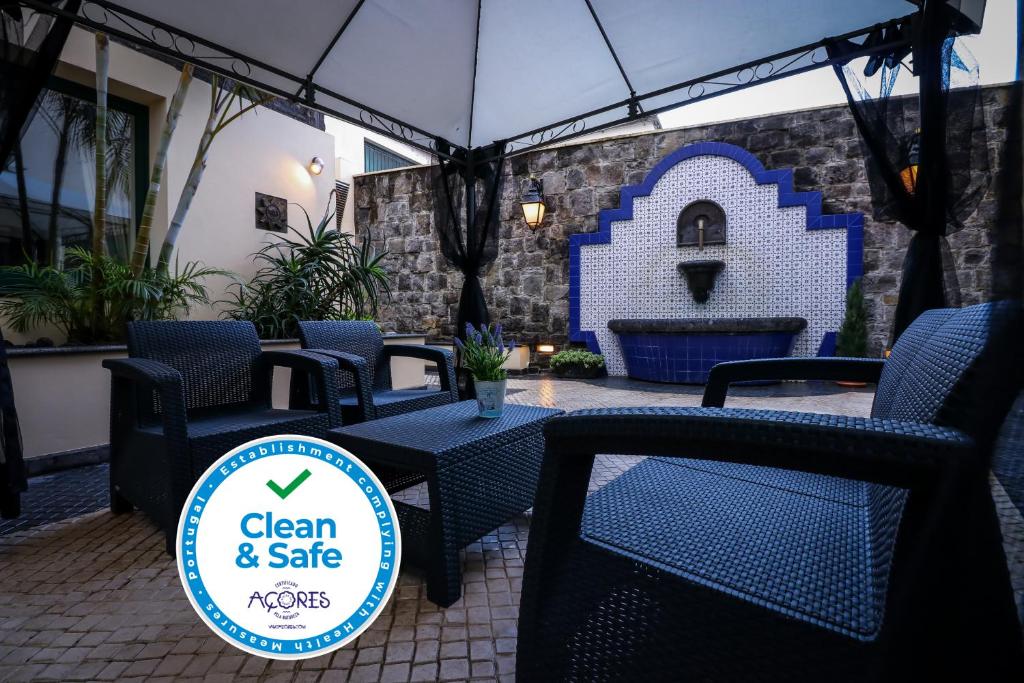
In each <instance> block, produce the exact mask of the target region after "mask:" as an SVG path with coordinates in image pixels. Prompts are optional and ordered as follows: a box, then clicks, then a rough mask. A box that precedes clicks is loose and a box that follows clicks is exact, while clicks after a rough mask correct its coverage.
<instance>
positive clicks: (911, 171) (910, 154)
mask: <svg viewBox="0 0 1024 683" xmlns="http://www.w3.org/2000/svg"><path fill="white" fill-rule="evenodd" d="M902 159H903V163H901V164H900V166H901V167H902V168H901V169H900V180H902V181H903V188H904V189H905V190H906V191H907V194H909V195H910V196H913V195H914V193H915V192H916V191H917V169H918V164H919V163H920V160H921V129H920V128H918V129H917V130H916V131H914V133H913V134H912V135H909V136H907V138H906V139H905V140H904V141H903V154H902Z"/></svg>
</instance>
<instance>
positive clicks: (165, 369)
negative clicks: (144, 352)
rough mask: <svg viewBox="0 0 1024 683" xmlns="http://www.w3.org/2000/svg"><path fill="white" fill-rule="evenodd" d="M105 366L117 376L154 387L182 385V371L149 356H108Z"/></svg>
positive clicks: (104, 362)
mask: <svg viewBox="0 0 1024 683" xmlns="http://www.w3.org/2000/svg"><path fill="white" fill-rule="evenodd" d="M103 367H105V368H106V369H107V370H110V372H111V374H113V375H114V376H116V377H123V378H125V379H130V380H132V381H135V382H139V383H140V384H146V385H149V386H152V387H153V388H159V387H160V386H164V385H170V384H173V383H177V384H178V385H181V373H180V372H178V371H177V370H175V369H174V368H172V367H171V366H170V365H167V364H165V363H161V362H160V361H155V360H149V359H147V358H108V359H107V360H105V361H103Z"/></svg>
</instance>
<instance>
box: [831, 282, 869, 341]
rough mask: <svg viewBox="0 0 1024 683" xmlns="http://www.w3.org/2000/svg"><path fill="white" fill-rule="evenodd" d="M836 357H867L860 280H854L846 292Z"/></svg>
mask: <svg viewBox="0 0 1024 683" xmlns="http://www.w3.org/2000/svg"><path fill="white" fill-rule="evenodd" d="M836 355H837V356H845V357H848V358H864V357H866V356H867V355H868V325H867V310H866V308H865V306H864V293H863V291H862V290H861V284H860V280H859V279H857V280H854V281H853V284H852V285H850V289H849V290H847V292H846V315H845V316H843V324H842V326H841V327H840V328H839V332H838V333H837V334H836Z"/></svg>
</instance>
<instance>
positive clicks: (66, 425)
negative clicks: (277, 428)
mask: <svg viewBox="0 0 1024 683" xmlns="http://www.w3.org/2000/svg"><path fill="white" fill-rule="evenodd" d="M423 341H424V337H423V336H422V335H386V336H385V337H384V343H385V344H422V343H423ZM263 347H264V348H267V349H297V348H299V344H298V342H296V341H271V342H263ZM7 354H8V365H9V366H10V369H11V379H12V382H13V384H14V401H15V405H16V406H17V409H18V420H19V422H20V423H21V434H22V440H23V442H24V445H25V458H26V459H29V460H31V459H38V458H47V457H48V456H56V457H51V458H50V459H51V460H52V463H47V467H45V468H43V469H50V468H51V467H59V466H60V465H59V462H58V461H59V460H60V459H61V456H62V455H66V456H67V457H74V456H75V455H77V454H79V453H81V452H83V451H86V452H89V451H99V450H105V447H106V444H107V443H108V441H109V440H110V436H109V425H110V373H109V372H108V371H107V370H105V369H104V368H103V367H102V365H101V364H102V362H103V361H104V360H106V359H107V358H124V357H126V356H127V355H128V354H127V350H126V349H125V347H124V346H123V345H113V346H76V347H54V348H42V349H40V348H28V349H26V348H12V349H8V350H7ZM423 370H424V362H423V361H421V360H417V359H415V358H398V359H395V360H394V361H392V363H391V376H392V381H393V383H394V386H395V388H396V389H407V388H410V387H421V386H423V384H424V376H423ZM290 374H291V373H290V371H289V370H287V369H283V368H278V369H277V370H275V372H274V407H276V408H287V407H288V382H289V380H290ZM94 457H95V456H94ZM40 464H41V463H40ZM30 467H31V469H32V470H33V471H35V469H37V468H36V467H32V466H31V464H30Z"/></svg>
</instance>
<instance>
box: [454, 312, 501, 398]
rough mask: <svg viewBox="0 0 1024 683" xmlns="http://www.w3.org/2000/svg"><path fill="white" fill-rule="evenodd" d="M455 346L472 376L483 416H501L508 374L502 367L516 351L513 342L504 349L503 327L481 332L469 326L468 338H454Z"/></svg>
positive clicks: (499, 326) (467, 328) (486, 329)
mask: <svg viewBox="0 0 1024 683" xmlns="http://www.w3.org/2000/svg"><path fill="white" fill-rule="evenodd" d="M455 346H456V347H457V348H458V349H459V354H460V356H461V357H462V366H463V367H464V368H466V369H467V370H468V371H469V373H470V374H471V375H472V376H473V384H474V386H475V387H476V405H477V408H478V409H479V411H480V417H501V411H502V409H503V408H504V407H505V382H506V380H507V379H508V374H507V373H506V372H505V369H504V368H503V367H502V365H504V364H505V361H506V360H508V357H509V356H510V355H511V354H512V350H513V349H515V347H516V343H515V342H514V341H510V342H509V344H508V346H505V342H504V340H502V338H501V325H496V326H494V328H493V329H492V328H491V326H490V325H487V326H486V327H481V328H480V329H479V330H478V329H476V328H475V327H473V325H472V323H466V339H465V341H463V340H462V339H459V338H458V337H456V338H455Z"/></svg>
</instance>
